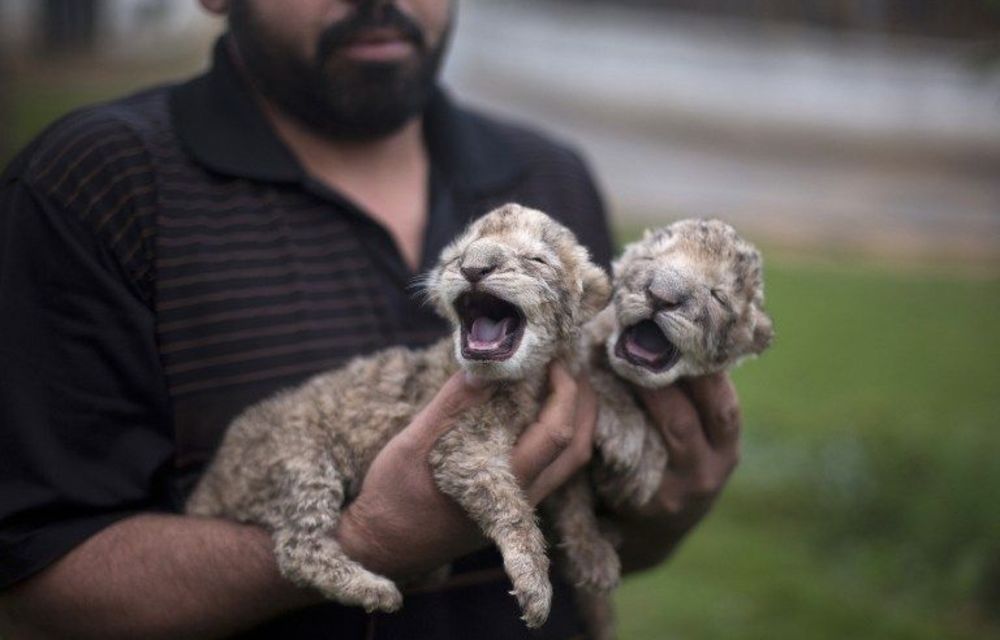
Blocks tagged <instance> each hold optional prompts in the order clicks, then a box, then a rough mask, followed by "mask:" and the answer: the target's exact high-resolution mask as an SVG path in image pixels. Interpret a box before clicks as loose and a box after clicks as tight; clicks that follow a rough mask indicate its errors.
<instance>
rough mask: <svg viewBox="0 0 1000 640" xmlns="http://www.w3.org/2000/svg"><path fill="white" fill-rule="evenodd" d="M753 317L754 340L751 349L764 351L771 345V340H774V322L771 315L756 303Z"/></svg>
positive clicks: (756, 351) (759, 351)
mask: <svg viewBox="0 0 1000 640" xmlns="http://www.w3.org/2000/svg"><path fill="white" fill-rule="evenodd" d="M753 318H754V328H753V342H752V344H751V346H750V350H751V351H752V352H753V353H763V352H764V350H765V349H767V348H768V347H770V346H771V341H772V340H774V324H773V323H772V322H771V317H770V316H768V315H767V314H766V313H764V310H763V309H761V308H760V307H758V306H756V305H755V306H754V309H753Z"/></svg>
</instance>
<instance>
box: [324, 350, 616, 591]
mask: <svg viewBox="0 0 1000 640" xmlns="http://www.w3.org/2000/svg"><path fill="white" fill-rule="evenodd" d="M549 387H550V393H549V397H548V399H547V400H546V403H545V405H544V407H543V408H542V410H541V412H540V413H539V416H538V419H537V420H536V421H535V422H534V423H533V424H531V425H530V426H529V427H528V428H527V429H526V430H525V432H524V433H523V434H522V435H521V437H520V438H519V440H518V442H517V444H516V445H515V447H514V449H513V451H512V453H511V467H512V469H513V471H514V474H515V475H516V476H517V478H518V480H519V482H520V484H521V486H522V487H523V488H524V490H525V493H526V494H527V496H528V498H529V499H530V500H531V501H532V502H533V503H535V504H537V503H539V502H540V501H542V500H543V499H544V498H545V497H546V496H548V495H549V493H551V492H552V491H553V490H555V489H556V488H557V487H558V486H560V485H561V484H562V483H563V482H565V481H566V480H567V479H568V478H569V477H570V476H571V475H573V474H574V473H575V472H576V471H577V470H578V469H579V468H580V467H582V466H583V465H585V464H586V463H587V461H588V460H589V459H590V454H591V451H592V439H593V433H594V425H595V423H596V421H597V400H596V397H595V395H594V392H593V390H592V389H591V388H590V386H589V384H587V383H585V382H578V381H576V380H574V379H573V377H572V376H571V375H570V374H569V372H568V371H566V369H565V367H563V366H562V365H559V364H554V365H553V366H552V367H551V368H550V370H549ZM491 394H492V388H491V387H488V386H486V387H482V386H478V385H473V384H470V382H469V381H468V380H467V379H466V378H465V376H464V375H463V374H461V373H457V374H455V375H454V376H452V377H451V378H450V379H449V380H448V382H447V383H445V385H444V386H443V387H442V388H441V390H440V391H439V392H438V394H437V395H436V396H435V397H434V398H433V399H432V400H431V402H430V403H429V404H428V405H427V406H426V407H425V408H424V409H423V410H422V411H421V412H420V413H419V414H418V415H417V416H416V417H415V418H414V419H413V421H412V422H411V423H410V424H409V426H407V427H406V428H405V429H404V430H403V431H401V432H400V433H399V434H398V435H396V436H395V437H394V438H393V439H392V440H390V441H389V443H388V444H387V445H386V447H385V448H384V449H383V450H382V451H381V452H380V453H379V454H378V456H376V458H375V460H374V461H373V462H372V465H371V467H370V468H369V469H368V473H367V475H366V476H365V479H364V482H363V483H362V486H361V491H360V493H359V494H358V496H357V497H356V498H355V500H354V501H353V502H352V503H351V504H350V505H349V506H348V508H347V509H346V510H345V511H344V513H343V517H342V520H341V524H340V528H339V530H338V534H337V537H338V539H339V541H340V543H341V545H342V546H343V548H344V551H345V553H347V555H348V556H350V557H351V558H353V559H355V560H357V561H359V562H360V563H361V564H363V565H364V566H365V567H366V568H368V569H371V570H372V571H376V572H379V573H382V574H383V575H387V576H390V577H395V578H398V577H405V576H408V575H414V574H418V573H420V572H424V571H427V570H429V569H433V568H436V567H438V566H441V565H443V564H446V563H448V562H450V561H451V560H453V559H455V558H456V557H458V556H461V555H464V554H466V553H469V552H471V551H474V550H475V549H477V548H479V547H482V546H484V545H485V544H486V540H485V539H484V538H483V537H482V536H481V535H480V533H479V532H478V530H477V529H476V527H475V525H474V524H473V523H472V521H471V520H469V519H468V517H466V515H465V514H464V513H463V512H462V510H461V509H460V508H459V506H458V505H457V504H455V503H454V502H453V501H452V500H451V499H450V498H448V497H447V496H445V495H444V494H442V493H441V492H440V491H439V490H438V488H437V486H436V485H435V484H434V478H433V475H432V471H431V468H430V465H429V464H428V462H427V456H428V454H429V453H430V450H431V449H432V448H433V447H434V444H435V443H436V442H437V440H438V438H440V437H441V435H442V434H444V433H445V432H447V431H448V430H449V429H451V428H452V427H453V426H454V425H455V422H456V420H457V418H459V416H461V415H462V414H463V413H464V412H465V411H467V410H468V409H470V408H472V407H475V406H477V405H479V404H482V403H483V402H485V401H487V400H488V398H489V397H490V396H491Z"/></svg>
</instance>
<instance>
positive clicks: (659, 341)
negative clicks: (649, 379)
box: [625, 320, 673, 361]
mask: <svg viewBox="0 0 1000 640" xmlns="http://www.w3.org/2000/svg"><path fill="white" fill-rule="evenodd" d="M625 346H626V347H627V348H628V350H629V352H630V353H632V355H634V356H637V357H639V358H642V359H643V360H650V361H651V360H655V359H656V358H659V357H660V356H662V355H664V354H665V353H666V352H667V351H668V350H669V349H670V348H671V347H672V346H673V345H671V343H670V341H669V340H667V337H666V336H664V335H663V332H662V331H660V328H659V327H657V326H656V324H655V323H654V322H651V321H649V320H646V321H644V322H640V323H639V324H638V325H636V326H635V327H634V328H633V329H632V330H631V331H629V334H628V338H627V340H626V343H625Z"/></svg>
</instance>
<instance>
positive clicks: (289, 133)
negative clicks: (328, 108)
mask: <svg viewBox="0 0 1000 640" xmlns="http://www.w3.org/2000/svg"><path fill="white" fill-rule="evenodd" d="M260 102H261V105H262V107H263V110H264V114H265V115H266V116H267V118H268V120H269V121H270V122H271V124H272V126H273V127H274V129H275V131H276V132H277V134H278V136H279V137H280V138H281V139H282V140H283V141H284V143H285V144H286V145H288V147H289V149H290V150H291V151H292V153H293V154H294V155H295V156H296V157H297V158H298V160H299V162H301V163H302V166H303V167H304V168H305V170H306V171H307V172H308V173H309V174H310V175H311V176H312V177H314V178H316V179H317V180H319V181H320V182H322V183H323V184H325V185H326V186H328V187H330V188H331V189H334V190H336V191H338V192H339V193H341V194H343V195H345V196H347V197H348V198H349V199H351V200H352V201H353V202H354V203H355V204H357V205H358V206H359V207H361V208H362V210H364V211H365V212H366V213H368V214H369V215H370V216H372V217H373V218H374V219H376V220H377V221H378V222H379V223H381V224H382V226H384V227H385V228H386V229H387V230H388V231H389V233H390V235H391V236H392V237H393V240H394V241H395V242H396V246H397V248H398V249H399V251H400V253H401V254H402V256H403V259H404V260H405V261H406V263H407V264H408V266H409V267H410V268H411V270H416V269H417V267H418V266H419V262H420V252H421V244H422V240H423V231H424V227H425V225H426V221H427V205H428V201H429V196H428V189H429V186H428V185H429V179H428V177H429V175H430V160H429V158H428V155H427V149H426V147H425V145H424V138H423V123H422V118H420V117H414V118H413V119H412V120H410V121H409V122H408V123H407V124H405V125H404V126H403V127H402V128H401V129H399V130H398V131H396V132H394V133H392V134H390V135H388V136H386V137H384V138H379V139H377V140H369V141H364V142H357V141H341V140H331V139H329V138H326V137H323V136H318V135H316V134H315V133H314V132H312V131H311V130H309V129H308V128H307V127H305V126H304V125H303V124H301V123H299V122H298V121H297V120H295V119H293V118H291V117H289V116H288V115H287V114H285V113H284V112H282V111H281V110H279V109H278V108H277V107H276V106H274V105H273V104H271V103H270V102H268V101H267V100H266V99H264V98H260Z"/></svg>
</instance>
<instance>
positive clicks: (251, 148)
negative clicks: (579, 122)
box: [170, 36, 523, 192]
mask: <svg viewBox="0 0 1000 640" xmlns="http://www.w3.org/2000/svg"><path fill="white" fill-rule="evenodd" d="M170 107H171V116H172V118H173V122H174V126H175V127H176V130H177V132H178V136H179V137H180V140H181V144H183V145H184V147H185V149H186V150H187V152H188V153H189V154H190V155H191V156H192V157H193V158H194V159H195V160H196V161H197V162H199V163H200V164H202V165H203V166H205V167H207V168H208V169H211V170H212V171H215V172H217V173H222V174H225V175H229V176H234V177H240V178H249V179H252V180H260V181H265V182H299V181H301V180H302V179H303V178H305V171H304V169H303V168H302V166H301V165H300V164H299V162H298V160H297V159H296V158H295V156H294V155H293V154H292V152H291V151H290V150H289V149H288V147H287V146H285V144H284V143H283V142H282V141H281V140H280V139H279V138H278V136H277V134H276V133H275V132H274V129H273V128H272V127H271V125H270V123H269V122H268V121H267V119H266V118H265V116H264V114H263V113H262V112H261V110H260V107H259V106H258V104H257V102H256V99H255V97H254V95H253V93H252V91H251V89H250V87H249V85H248V84H247V82H246V81H245V80H244V79H243V77H242V75H241V73H240V71H239V70H238V69H237V67H236V65H235V64H234V63H233V61H232V59H231V57H230V53H229V50H228V46H227V43H226V36H223V37H221V38H219V40H218V41H217V42H216V44H215V49H214V52H213V59H212V67H211V69H209V71H208V72H207V73H206V74H204V75H201V76H198V77H196V78H194V79H192V80H190V81H188V82H185V83H183V84H180V85H178V86H176V87H174V88H173V90H172V92H171V96H170ZM424 135H425V139H426V141H427V147H428V153H430V155H431V160H432V163H433V164H434V166H435V168H436V170H438V171H439V172H440V173H439V175H441V176H442V178H443V179H444V180H445V181H446V182H447V183H448V184H450V185H451V186H453V187H457V188H462V189H466V190H469V191H474V192H481V191H490V190H493V189H496V188H499V187H502V186H504V185H507V184H509V183H510V182H511V181H513V180H515V179H516V178H517V177H518V176H519V175H521V173H522V170H523V167H522V166H521V164H520V163H519V162H517V160H516V156H515V155H514V153H513V150H512V149H511V148H510V144H509V142H508V141H507V140H505V139H504V138H503V137H502V136H501V135H500V134H499V133H498V132H497V131H496V128H495V127H492V126H489V125H488V124H487V123H486V122H485V121H484V120H483V119H482V118H481V117H479V116H477V115H475V114H473V113H471V112H469V111H466V110H464V109H462V108H460V107H458V106H457V105H455V104H454V103H453V102H452V100H451V99H450V98H449V96H448V95H447V93H446V92H445V91H444V90H443V89H440V88H438V89H436V90H435V92H434V96H433V97H432V99H431V101H430V103H429V105H428V107H427V110H426V111H425V114H424Z"/></svg>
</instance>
